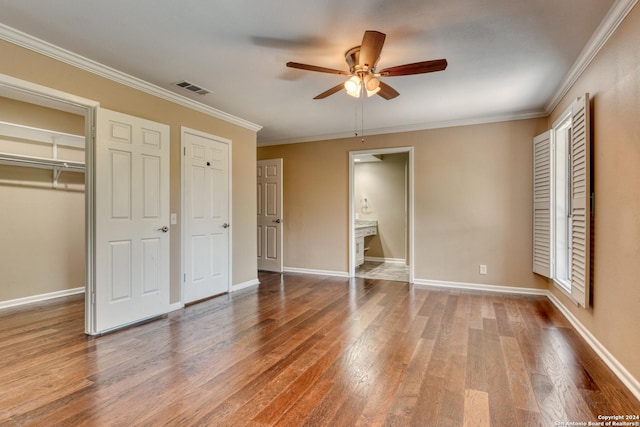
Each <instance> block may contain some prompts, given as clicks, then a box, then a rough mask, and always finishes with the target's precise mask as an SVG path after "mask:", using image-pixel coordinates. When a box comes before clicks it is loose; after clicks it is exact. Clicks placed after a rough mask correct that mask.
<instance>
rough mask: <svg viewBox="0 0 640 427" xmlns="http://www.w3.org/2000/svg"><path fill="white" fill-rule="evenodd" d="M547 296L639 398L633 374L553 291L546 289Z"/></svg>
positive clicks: (637, 382)
mask: <svg viewBox="0 0 640 427" xmlns="http://www.w3.org/2000/svg"><path fill="white" fill-rule="evenodd" d="M547 298H549V300H550V301H551V303H552V304H553V305H555V306H556V308H557V309H558V310H560V312H561V313H562V314H563V315H564V317H566V318H567V320H568V321H569V323H571V325H572V326H573V327H574V328H575V329H576V331H578V333H579V334H580V336H581V337H582V338H583V339H584V340H585V341H586V342H587V344H589V346H590V347H591V348H592V349H593V351H595V352H596V353H597V354H598V356H600V358H601V359H602V360H603V361H604V363H605V364H606V365H607V366H608V367H609V368H610V369H611V370H612V371H613V373H614V374H616V376H617V377H618V378H619V379H620V381H622V382H623V383H624V385H626V386H627V388H628V389H629V390H630V391H631V393H633V395H634V396H635V397H636V398H637V399H638V400H640V381H638V380H637V379H635V378H634V377H633V375H631V373H630V372H629V371H627V369H626V368H625V367H624V366H623V365H622V363H620V362H619V361H618V359H616V358H615V357H614V356H613V355H612V354H611V353H609V350H607V349H606V347H605V346H604V345H602V343H601V342H600V341H598V339H597V338H596V337H594V336H593V334H591V332H589V330H588V329H587V328H585V326H584V325H583V324H582V323H581V322H580V321H579V320H578V318H577V317H575V316H574V315H573V313H571V311H570V310H568V309H567V307H565V305H564V304H562V302H560V300H559V299H558V297H556V296H555V295H554V294H553V292H551V291H547Z"/></svg>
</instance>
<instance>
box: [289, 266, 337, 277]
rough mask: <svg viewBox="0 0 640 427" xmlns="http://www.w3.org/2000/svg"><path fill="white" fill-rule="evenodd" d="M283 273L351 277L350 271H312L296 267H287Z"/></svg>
mask: <svg viewBox="0 0 640 427" xmlns="http://www.w3.org/2000/svg"><path fill="white" fill-rule="evenodd" d="M283 271H284V272H285V273H302V274H315V275H321V276H336V277H349V272H348V271H332V270H311V269H307V268H295V267H285V268H284V269H283Z"/></svg>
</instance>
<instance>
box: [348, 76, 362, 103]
mask: <svg viewBox="0 0 640 427" xmlns="http://www.w3.org/2000/svg"><path fill="white" fill-rule="evenodd" d="M361 87H362V86H361V83H360V78H359V77H358V76H352V77H351V78H350V79H349V80H347V81H346V82H344V88H345V89H346V90H347V94H349V95H350V96H353V97H354V98H360V90H361Z"/></svg>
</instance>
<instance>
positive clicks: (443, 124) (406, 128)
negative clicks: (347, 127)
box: [257, 111, 548, 147]
mask: <svg viewBox="0 0 640 427" xmlns="http://www.w3.org/2000/svg"><path fill="white" fill-rule="evenodd" d="M547 116H548V114H547V112H545V111H531V112H526V113H519V114H503V115H496V116H486V117H479V118H474V119H463V120H443V121H439V122H428V123H417V124H412V125H403V126H393V127H386V128H377V129H365V130H364V132H363V133H362V134H359V135H354V134H353V131H349V132H340V133H331V134H324V135H312V136H308V137H299V138H289V139H280V140H272V141H258V144H257V146H258V147H268V146H271V145H286V144H298V143H302V142H314V141H328V140H332V139H346V138H366V137H368V136H375V135H385V134H390V133H402V132H415V131H421V130H430V129H443V128H451V127H458V126H469V125H482V124H489V123H499V122H508V121H513V120H527V119H537V118H541V117H547Z"/></svg>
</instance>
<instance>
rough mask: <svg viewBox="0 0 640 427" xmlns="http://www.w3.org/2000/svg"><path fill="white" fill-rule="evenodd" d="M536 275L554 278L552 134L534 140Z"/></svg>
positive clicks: (534, 252) (547, 133)
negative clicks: (552, 261)
mask: <svg viewBox="0 0 640 427" xmlns="http://www.w3.org/2000/svg"><path fill="white" fill-rule="evenodd" d="M533 272H534V273H538V274H541V275H543V276H545V277H549V278H550V277H551V131H547V132H545V133H543V134H542V135H538V136H536V137H535V138H534V139H533Z"/></svg>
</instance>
